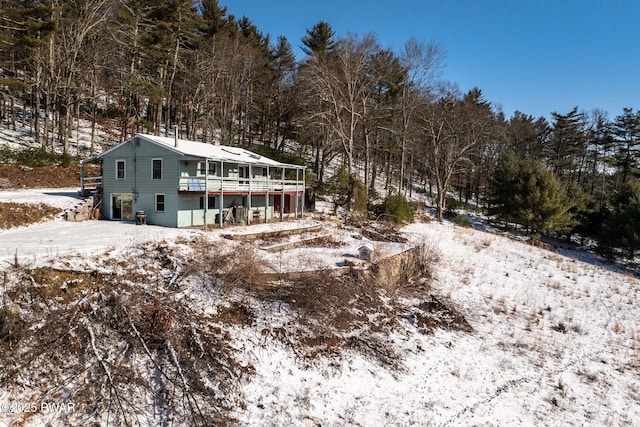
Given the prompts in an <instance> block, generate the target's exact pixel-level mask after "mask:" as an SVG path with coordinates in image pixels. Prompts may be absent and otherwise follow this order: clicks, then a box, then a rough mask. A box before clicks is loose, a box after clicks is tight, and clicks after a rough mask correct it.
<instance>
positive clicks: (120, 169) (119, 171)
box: [116, 160, 126, 179]
mask: <svg viewBox="0 0 640 427" xmlns="http://www.w3.org/2000/svg"><path fill="white" fill-rule="evenodd" d="M125 165H126V163H125V161H124V160H116V179H125V178H126V177H125Z"/></svg>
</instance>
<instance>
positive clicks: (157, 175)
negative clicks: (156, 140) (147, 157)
mask: <svg viewBox="0 0 640 427" xmlns="http://www.w3.org/2000/svg"><path fill="white" fill-rule="evenodd" d="M151 179H162V159H152V160H151Z"/></svg>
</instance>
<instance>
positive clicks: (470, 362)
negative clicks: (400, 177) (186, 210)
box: [0, 194, 640, 426]
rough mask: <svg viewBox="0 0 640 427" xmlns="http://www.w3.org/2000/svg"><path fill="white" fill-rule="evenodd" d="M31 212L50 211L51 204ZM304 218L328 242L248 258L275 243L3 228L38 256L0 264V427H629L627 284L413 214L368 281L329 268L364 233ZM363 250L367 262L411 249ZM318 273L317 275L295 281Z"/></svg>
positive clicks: (348, 255) (631, 379)
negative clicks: (390, 260) (392, 260)
mask: <svg viewBox="0 0 640 427" xmlns="http://www.w3.org/2000/svg"><path fill="white" fill-rule="evenodd" d="M42 197H45V201H50V204H52V205H55V204H56V203H55V201H53V199H54V198H55V197H63V196H61V195H54V194H49V195H43V196H42ZM67 203H72V199H69V201H68V202H67ZM320 208H322V205H320ZM305 221H306V223H308V224H309V223H310V222H309V221H311V223H319V224H321V225H322V227H323V231H324V234H328V235H330V236H331V237H329V238H327V239H325V240H323V241H321V242H320V243H313V244H309V245H303V246H302V247H299V248H295V249H290V250H287V251H285V252H281V253H270V252H267V251H266V250H263V249H260V248H261V247H266V246H268V245H269V244H272V243H273V242H269V241H264V240H258V241H255V242H254V243H247V242H245V241H238V240H230V239H227V238H224V237H223V236H222V234H227V233H229V232H231V233H239V232H248V230H250V229H251V228H250V227H244V228H235V229H226V230H222V231H220V230H218V231H213V232H208V233H204V232H202V231H199V230H167V229H161V228H160V227H153V226H135V225H131V224H126V223H117V224H116V223H110V222H96V221H91V222H87V223H80V224H73V223H64V222H62V221H60V220H58V219H55V220H50V221H48V222H46V223H43V224H40V225H32V226H29V227H23V228H21V229H19V230H6V231H0V241H1V242H2V244H1V245H2V246H3V247H10V246H11V245H14V244H18V243H19V242H24V243H25V244H26V243H27V242H26V239H27V238H28V235H29V233H30V232H31V233H32V234H35V235H39V236H40V237H39V240H40V242H41V243H40V244H41V245H42V249H40V250H39V252H34V255H33V256H20V257H17V258H16V259H14V258H13V257H12V256H11V254H10V253H9V254H7V255H6V256H4V257H3V263H2V267H1V268H2V270H3V274H4V284H3V286H2V288H1V289H2V301H3V317H2V322H3V323H2V341H1V343H0V344H1V346H2V347H1V348H2V352H1V353H0V354H1V356H0V357H1V359H2V363H0V366H3V369H2V371H0V383H1V385H2V387H0V389H1V390H3V391H2V392H0V405H1V407H2V409H3V411H2V413H0V420H1V421H3V422H4V423H6V424H10V425H27V426H29V425H31V426H36V425H42V424H44V423H47V422H48V423H50V425H54V426H56V425H59V426H63V425H91V424H95V425H164V424H173V425H367V426H369V425H478V424H486V425H633V423H634V422H635V420H637V419H640V404H639V403H638V402H640V378H639V377H638V369H639V367H640V353H639V351H640V328H639V326H640V325H639V324H638V319H639V316H638V308H637V304H638V302H637V301H638V289H639V282H638V279H636V278H634V277H632V276H629V275H625V274H620V273H617V272H614V271H610V270H609V269H608V266H607V265H599V262H598V260H597V258H595V257H593V256H587V255H588V254H579V255H580V257H581V258H583V259H587V261H589V262H583V261H579V260H577V258H578V256H577V255H578V254H572V253H567V254H565V255H562V254H559V253H556V252H550V251H545V250H543V249H539V248H535V247H531V246H528V245H525V244H523V243H521V242H518V241H514V240H511V239H509V238H507V237H502V236H499V235H495V234H491V233H488V232H486V231H483V230H475V229H465V228H459V227H456V226H453V225H451V224H448V223H443V224H440V223H437V222H433V221H429V217H428V216H427V215H422V220H420V221H419V222H417V223H415V224H411V225H408V226H405V227H403V228H401V229H400V230H399V231H400V235H401V236H403V237H405V238H406V239H408V240H409V242H410V243H413V244H414V245H417V246H418V248H419V250H418V251H417V252H416V253H415V254H414V256H413V257H411V258H410V259H407V260H404V261H401V264H400V268H399V269H398V268H397V267H398V266H397V265H396V269H395V270H394V269H393V268H392V267H389V265H386V267H385V266H384V264H381V263H374V265H371V266H370V270H369V271H370V272H369V273H367V272H366V271H364V270H362V269H361V268H359V267H358V266H357V265H356V266H355V267H348V266H346V267H339V265H345V261H349V260H353V261H357V258H355V255H356V254H357V247H358V246H359V245H360V244H362V241H363V240H367V239H366V238H361V237H360V236H361V235H360V234H358V233H356V232H357V231H358V229H356V228H354V227H353V226H346V225H344V223H343V222H342V221H341V220H340V219H339V218H331V217H330V216H327V215H326V214H317V217H316V219H315V220H314V219H313V218H309V219H307V220H305ZM314 221H316V222H314ZM291 226H292V223H283V224H271V225H269V226H268V227H267V230H271V231H273V230H278V229H279V228H282V227H285V228H286V227H291ZM100 228H102V230H103V232H102V234H103V236H104V237H103V239H102V241H100V239H99V237H98V236H99V232H100ZM30 230H31V231H30ZM46 230H55V231H54V232H53V233H54V234H51V235H50V236H49V237H46V234H47V231H46ZM74 230H76V231H74ZM80 230H81V231H80ZM89 230H95V231H94V232H90V231H89ZM263 231H265V230H263ZM125 234H126V235H127V236H128V237H127V238H126V239H122V238H121V237H119V236H122V235H125ZM37 239H38V238H37V237H36V240H37ZM49 239H51V241H49ZM370 243H371V244H373V245H374V246H376V247H377V248H380V250H379V252H380V253H381V254H384V253H385V251H387V252H386V253H387V254H388V253H397V252H398V251H402V250H403V249H402V248H404V247H406V245H402V244H399V245H400V246H398V247H397V248H396V249H395V252H394V250H393V249H391V246H389V244H388V243H384V242H375V241H372V242H370ZM74 248H77V249H76V250H74ZM21 250H22V249H21ZM34 250H35V249H34ZM20 253H22V252H20ZM334 257H335V258H334ZM353 261H350V262H351V263H352V262H353ZM348 264H349V263H346V265H348ZM331 265H333V268H332V269H331V271H333V273H331V272H329V271H328V270H326V268H328V266H331ZM362 266H366V265H361V267H362ZM381 266H382V267H381ZM313 268H322V269H323V270H322V271H321V272H315V273H314V272H307V273H304V272H302V273H296V271H300V270H309V269H313ZM398 270H399V271H400V272H401V273H402V274H398ZM394 271H395V274H393V272H394ZM25 404H26V405H27V406H26V408H25V406H24V405H25ZM21 405H23V406H21ZM54 405H57V406H54ZM25 409H26V410H25ZM32 411H33V412H32ZM12 423H14V424H12Z"/></svg>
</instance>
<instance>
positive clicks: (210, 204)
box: [200, 196, 216, 209]
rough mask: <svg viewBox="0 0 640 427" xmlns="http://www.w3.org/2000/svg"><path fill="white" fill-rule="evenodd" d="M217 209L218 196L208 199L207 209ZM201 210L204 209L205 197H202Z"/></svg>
mask: <svg viewBox="0 0 640 427" xmlns="http://www.w3.org/2000/svg"><path fill="white" fill-rule="evenodd" d="M215 208H216V196H209V197H207V209H215ZM200 209H204V196H200Z"/></svg>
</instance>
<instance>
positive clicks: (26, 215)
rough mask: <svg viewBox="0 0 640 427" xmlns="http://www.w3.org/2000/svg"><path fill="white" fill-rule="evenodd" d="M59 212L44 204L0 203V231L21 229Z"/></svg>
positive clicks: (57, 209)
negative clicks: (14, 228)
mask: <svg viewBox="0 0 640 427" xmlns="http://www.w3.org/2000/svg"><path fill="white" fill-rule="evenodd" d="M60 213H61V210H60V209H59V208H56V207H54V206H50V205H47V204H44V203H33V204H32V203H29V204H22V203H13V202H0V229H8V228H13V227H21V226H24V225H29V224H34V223H37V222H41V221H44V220H47V219H51V218H54V217H55V216H56V215H58V214H60Z"/></svg>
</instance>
